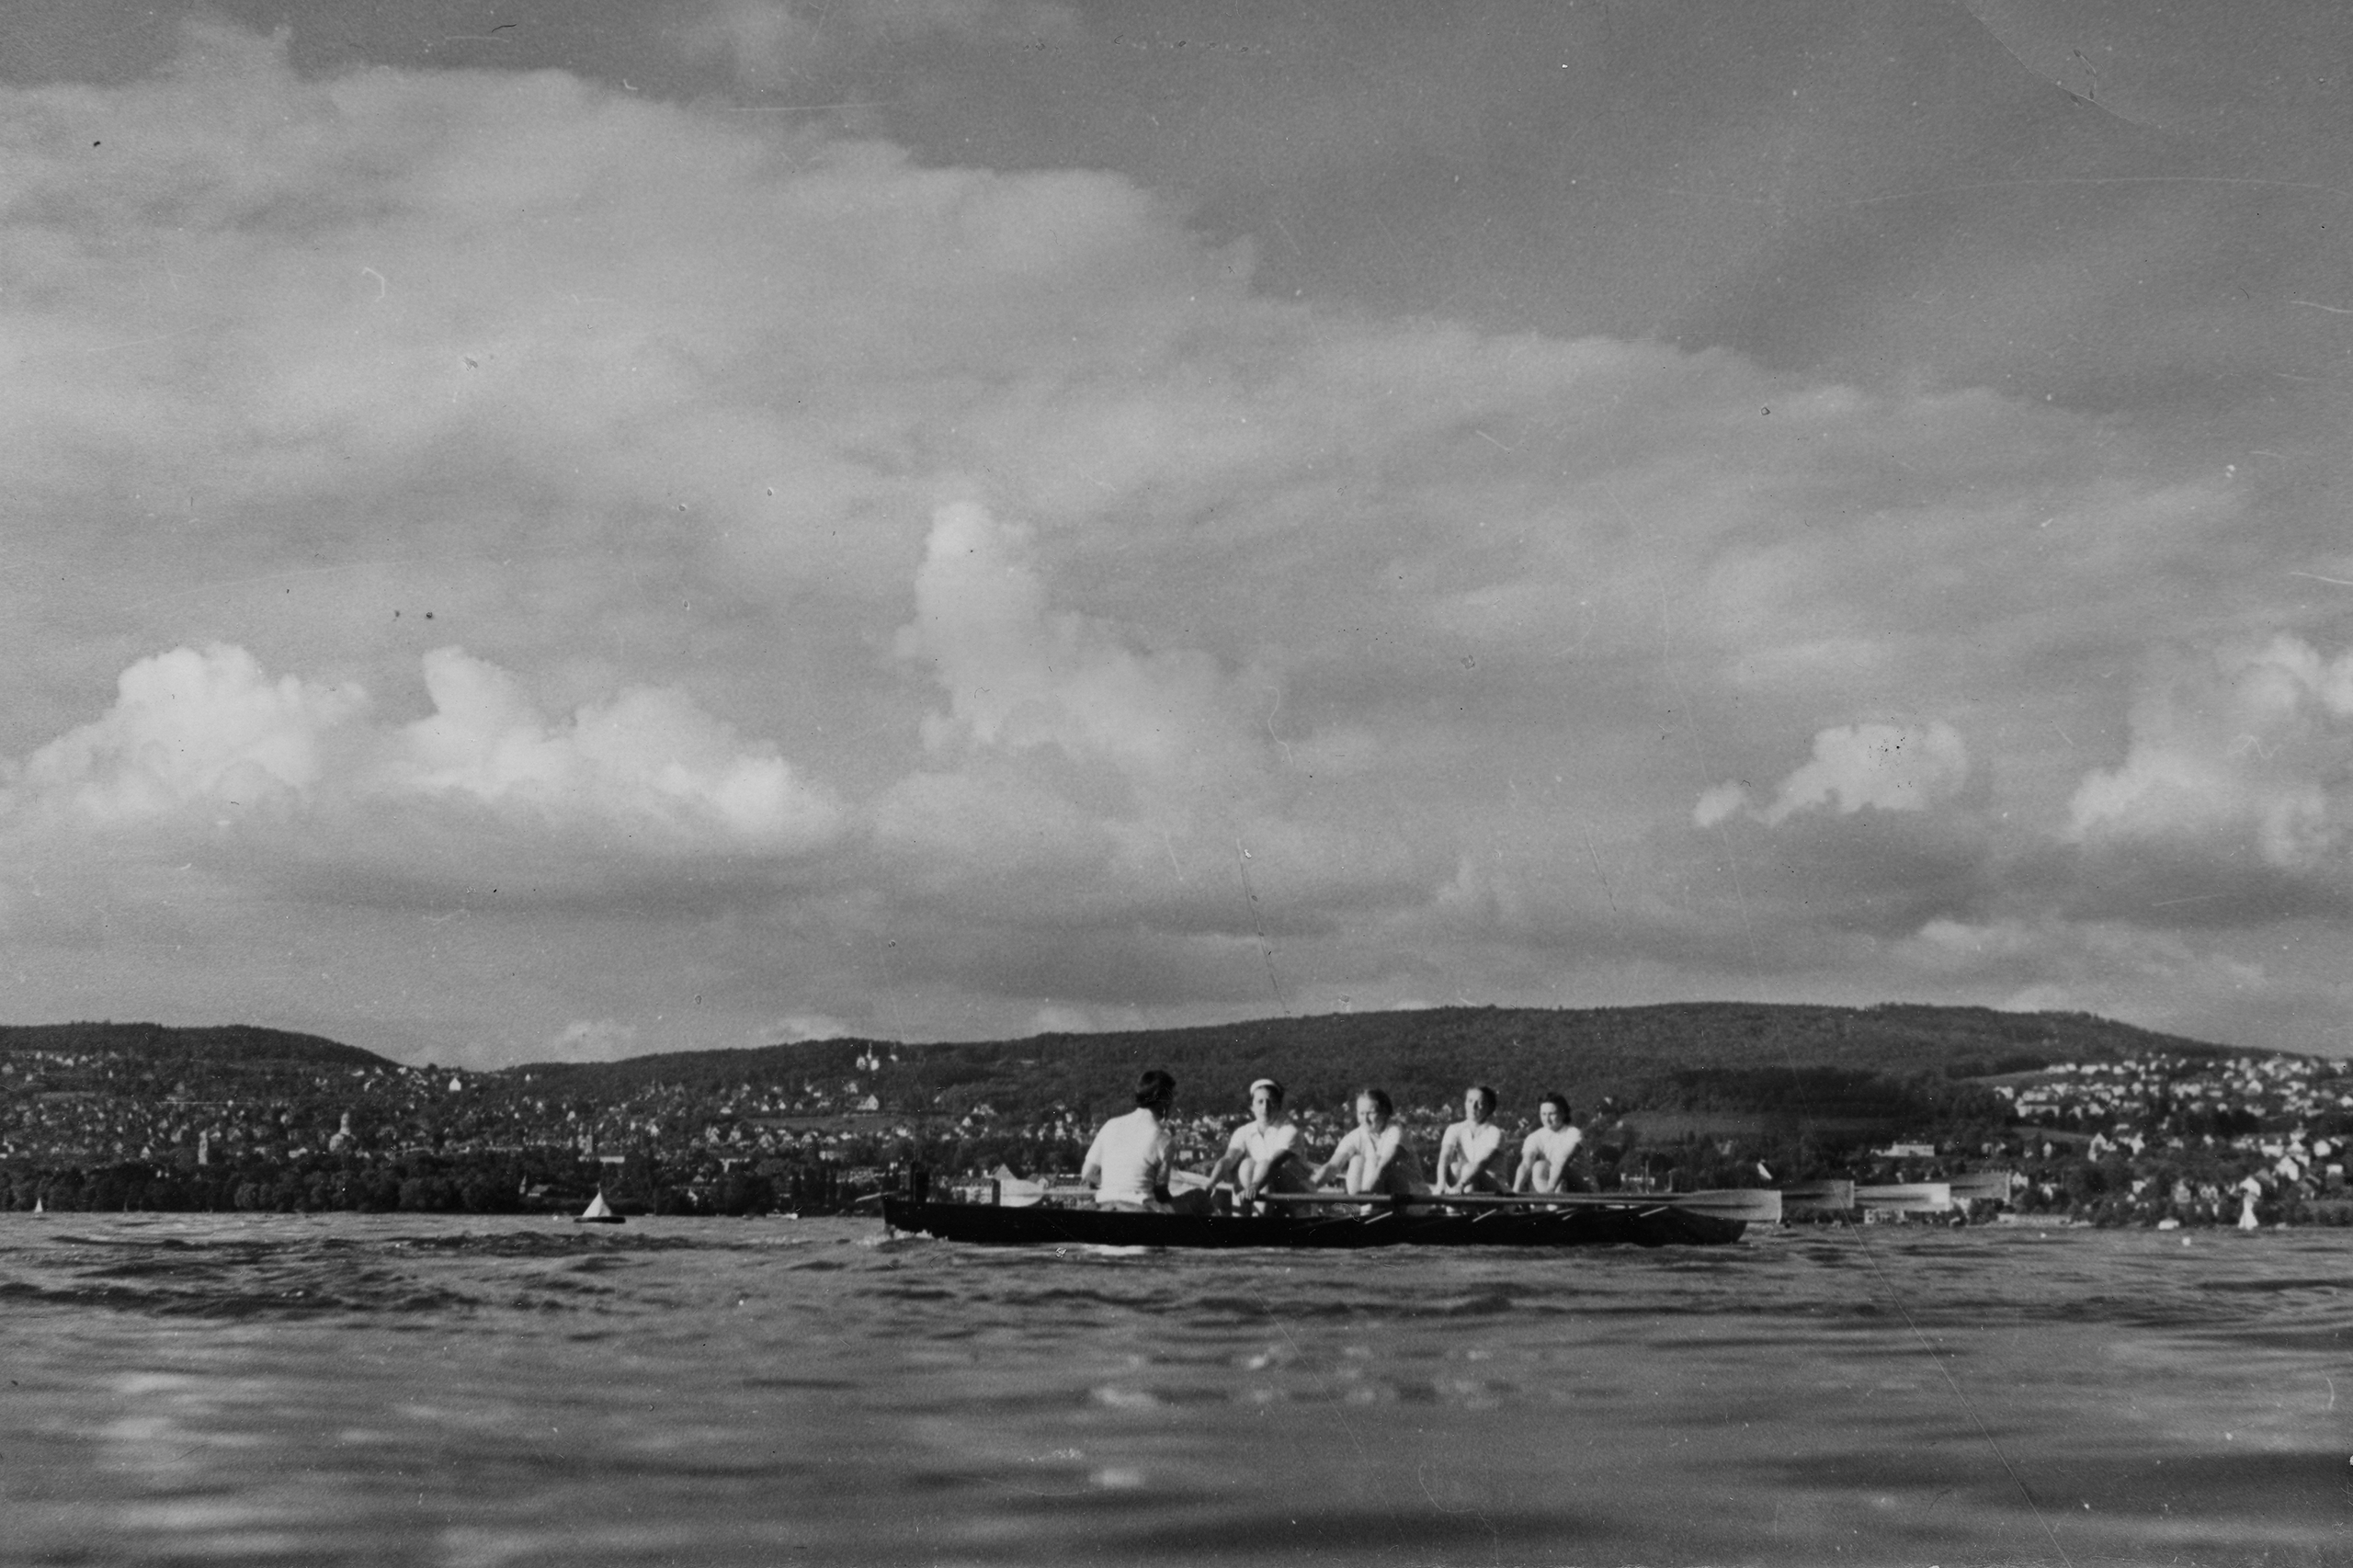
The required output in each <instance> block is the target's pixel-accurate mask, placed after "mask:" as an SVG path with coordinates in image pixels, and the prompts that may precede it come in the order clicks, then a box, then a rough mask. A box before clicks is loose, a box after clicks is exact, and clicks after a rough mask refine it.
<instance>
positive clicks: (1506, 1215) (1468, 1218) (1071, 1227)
mask: <svg viewBox="0 0 2353 1568" xmlns="http://www.w3.org/2000/svg"><path fill="white" fill-rule="evenodd" d="M882 1219H883V1222H884V1223H885V1224H887V1225H889V1226H890V1227H891V1228H892V1230H894V1231H913V1232H918V1233H922V1234H925V1235H930V1236H938V1237H939V1238H940V1239H941V1240H943V1241H951V1242H977V1243H981V1244H985V1245H991V1246H1154V1247H1205V1248H1215V1249H1220V1250H1223V1249H1230V1248H1233V1247H1285V1248H1302V1247H1305V1248H1313V1249H1319V1250H1348V1251H1355V1250H1358V1249H1361V1248H1365V1247H1385V1246H1510V1247H1572V1246H1716V1245H1722V1244H1724V1243H1727V1242H1736V1241H1738V1240H1739V1239H1740V1237H1741V1233H1742V1232H1744V1231H1745V1230H1746V1229H1747V1225H1746V1223H1745V1221H1739V1220H1726V1219H1722V1218H1720V1217H1718V1216H1716V1215H1713V1214H1697V1213H1693V1212H1691V1211H1690V1210H1682V1209H1674V1208H1669V1207H1668V1206H1666V1205H1665V1204H1660V1203H1647V1202H1640V1201H1630V1202H1627V1203H1625V1204H1622V1205H1620V1204H1595V1205H1590V1206H1580V1207H1577V1208H1573V1209H1539V1210H1512V1209H1488V1210H1481V1211H1478V1212H1475V1213H1438V1212H1434V1211H1432V1210H1429V1209H1427V1208H1425V1207H1421V1206H1418V1205H1416V1206H1415V1207H1412V1208H1393V1207H1383V1208H1381V1209H1379V1210H1375V1211H1374V1212H1372V1213H1370V1214H1334V1213H1329V1212H1320V1213H1311V1212H1303V1211H1297V1210H1285V1211H1283V1212H1280V1213H1275V1214H1267V1215H1239V1214H1162V1213H1148V1212H1144V1211H1142V1210H1121V1209H1080V1208H1063V1207H1059V1206H1055V1205H1049V1204H1042V1203H1041V1204H1036V1205H1032V1206H1030V1207H1028V1208H1020V1209H1008V1208H1000V1207H998V1206H996V1205H995V1204H989V1203H932V1202H924V1203H917V1202H915V1201H913V1200H912V1199H904V1198H895V1197H885V1198H884V1199H882Z"/></svg>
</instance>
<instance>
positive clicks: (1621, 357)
mask: <svg viewBox="0 0 2353 1568" xmlns="http://www.w3.org/2000/svg"><path fill="white" fill-rule="evenodd" d="M11 28H12V41H11V46H10V48H9V49H8V51H6V53H5V54H4V55H0V360H5V364H6V380H5V381H0V546H5V561H6V570H5V572H0V938H4V939H5V941H4V945H0V996H5V1002H4V1003H0V1014H5V1016H6V1017H7V1018H9V1019H10V1020H11V1021H17V1022H36V1021H48V1020H57V1019H66V1018H78V1017H114V1018H134V1017H135V1018H158V1019H163V1020H165V1021H170V1022H185V1023H199V1022H219V1021H231V1020H242V1021H249V1022H256V1023H265V1024H271V1025H276V1026H280V1027H286V1028H306V1029H312V1030H316V1031H318V1032H322V1033H325V1034H328V1035H332V1036H335V1037H336V1038H338V1039H343V1040H350V1041H352V1042H354V1043H356V1044H360V1045H365V1046H368V1047H370V1048H372V1049H376V1050H380V1051H386V1052H387V1053H390V1054H393V1055H397V1056H402V1057H405V1058H409V1059H413V1060H419V1061H422V1060H425V1059H427V1058H430V1059H433V1060H437V1061H440V1062H476V1063H483V1064H492V1063H498V1062H514V1061H521V1060H527V1059H534V1058H537V1059H546V1058H549V1057H555V1056H569V1057H592V1056H610V1055H615V1054H628V1053H633V1052H639V1051H653V1050H665V1049H678V1048H688V1047H705V1046H714V1045H722V1046H723V1045H739V1044H741V1045H748V1044H756V1043H765V1042H769V1041H774V1040H790V1039H800V1038H811V1037H813V1036H818V1035H824V1034H828V1033H836V1032H843V1031H848V1032H857V1033H864V1034H875V1035H886V1036H892V1037H904V1038H925V1039H939V1038H958V1037H976V1036H1001V1035H1009V1034H1023V1033H1029V1032H1032V1031H1035V1030H1038V1029H1044V1028H1120V1027H1129V1026H1135V1025H1141V1024H1159V1023H1176V1022H1201V1021H1211V1020H1216V1019H1223V1018H1231V1017H1245V1016H1256V1015H1263V1014H1269V1013H1277V1012H1285V1011H1288V1012H1292V1013H1305V1012H1323V1011H1333V1010H1339V1009H1347V1008H1356V1009H1363V1008H1374V1007H1387V1006H1410V1005H1429V1004H1443V1003H1455V1002H1475V1003H1495V1004H1499V1005H1510V1004H1527V1005H1558V1006H1592V1005H1604V1004H1617V1003H1635V1002H1646V1001H1657V1000H1667V999H1676V998H1725V997H1739V998H1761V999H1773V1000H1818V1001H1831V1002H1843V1003H1867V1002H1873V1001H1880V1000H1888V999H1904V1000H1920V1001H1951V1002H1968V1003H1979V1004H1985V1005H1990V1006H2004V1007H2056V1008H2081V1009H2086V1010H2089V1011H2094V1012H2098V1013H2102V1014H2107V1015H2109V1016H2112V1017H2121V1018H2126V1019H2130V1020H2131V1021H2134V1022H2137V1023H2142V1024H2145V1025H2150V1026H2153V1027H2157V1028H2171V1029H2177V1030H2181V1031H2184V1032H2188V1033H2191V1034H2195V1035H2200V1036H2203V1037H2205V1038H2210V1039H2216V1040H2227V1041H2232V1042H2238V1043H2245V1044H2253V1045H2267V1046H2278V1047H2286V1048H2292V1049H2303V1050H2319V1051H2329V1052H2332V1053H2341V1052H2343V1051H2346V1050H2347V1048H2348V1046H2353V1031H2348V1027H2347V1018H2348V1016H2353V966H2348V965H2347V961H2346V960H2347V953H2348V943H2347V937H2348V935H2353V838H2348V835H2353V529H2348V527H2347V517H2346V510H2345V508H2346V496H2345V494H2344V492H2345V490H2346V487H2347V482H2348V481H2349V480H2353V472H2349V470H2353V452H2348V449H2347V441H2346V434H2347V429H2348V424H2349V423H2353V421H2348V414H2353V398H2349V397H2348V389H2353V381H2348V375H2353V361H2348V358H2347V351H2348V349H2353V267H2348V265H2347V243H2346V241H2347V233H2348V231H2353V181H2348V180H2347V176H2346V171H2347V169H2348V168H2353V95H2348V93H2347V75H2348V74H2353V49H2348V47H2347V46H2348V43H2349V42H2353V24H2348V23H2347V22H2346V21H2344V20H2342V19H2341V14H2340V12H2339V11H2338V8H2337V7H2336V6H2334V5H2333V4H2326V3H2323V4H2315V5H2310V6H2271V5H2263V4H2249V3H2246V0H2229V3H2223V0H2215V3H2213V4H2176V5H2167V6H2152V5H2148V4H2145V3H2142V0H2116V3H2096V0H2066V3H2064V4H2061V3H2058V0H1973V3H1972V4H1970V5H1965V6H1964V5H1961V4H1953V5H1937V4H1929V3H1918V4H1914V3H1903V4H1888V5H1845V4H1824V5H1805V4H1797V3H1788V4H1776V5H1773V6H1713V5H1710V6H1683V5H1678V4H1675V3H1672V0H1645V3H1643V4H1639V5H1632V4H1624V3H1622V0H1620V3H1613V4H1608V5H1602V4H1586V5H1568V4H1563V5H1559V6H1550V7H1539V6H1522V5H1517V4H1494V5H1464V6H1446V5H1436V6H1381V7H1372V6H1358V5H1340V4H1332V5H1317V6H1302V5H1297V4H1286V3H1279V0H1278V3H1256V0H1254V3H1251V4H1229V5H1203V6H1182V5H1159V6H1149V7H1147V6H1103V7H1097V6H1083V5H1082V6H1062V5H1058V4H1051V3H1047V0H1008V3H1005V4H997V3H993V0H907V3H904V4H896V5H875V6H858V5H855V4H850V3H847V0H830V3H820V4H810V5H806V6H803V5H796V4H785V3H780V0H713V3H709V4H705V3H702V0H679V3H676V4H659V5H647V4H639V3H635V0H631V3H627V4H623V3H621V0H609V3H596V0H505V3H501V0H433V3H419V4H415V5H404V6H386V5H382V4H381V3H379V0H301V4H295V3H293V0H226V3H223V4H220V5H217V6H211V7H207V8H204V9H201V10H199V9H196V8H192V7H185V6H179V5H176V4H155V3H153V0H140V3H138V4H128V3H122V0H19V3H18V5H17V6H16V7H15V9H14V19H12V23H11Z"/></svg>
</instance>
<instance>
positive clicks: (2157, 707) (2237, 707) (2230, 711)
mask: <svg viewBox="0 0 2353 1568" xmlns="http://www.w3.org/2000/svg"><path fill="white" fill-rule="evenodd" d="M2069 809H2070V818H2069V831H2070V834H2071V835H2072V836H2073V837H2074V838H2075V840H2076V841H2077V842H2079V843H2083V844H2086V845H2089V846H2108V847H2116V846H2124V847H2137V848H2141V849H2144V850H2164V849H2167V848H2171V849H2176V850H2183V851H2190V852H2195V853H2197V854H2200V855H2202V856H2210V857H2212V858H2216V859H2219V860H2237V861H2241V862H2243V863H2246V864H2250V865H2259V866H2261V867H2265V868H2268V869H2272V870H2276V871H2280V872H2287V873H2293V874H2297V875H2312V876H2329V877H2334V878H2340V879H2342V878H2344V877H2345V875H2346V873H2347V870H2348V869H2353V868H2348V866H2347V859H2346V846H2347V832H2348V830H2353V652H2347V653H2339V654H2337V655H2336V657H2335V658H2330V657H2328V656H2327V655H2325V654H2324V653H2321V652H2320V651H2319V650H2318V649H2316V648H2314V647H2313V645H2312V644H2311V643H2309V642H2305V641H2303V640H2302V638H2299V637H2294V636H2290V635H2286V634H2282V635H2279V636H2277V637H2274V638H2272V639H2270V640H2269V641H2268V642H2262V643H2259V644H2247V645H2241V646H2236V647H2233V648H2228V649H2224V650H2222V651H2219V652H2217V653H2213V654H2211V655H2210V656H2208V657H2206V658H2203V659H2198V660H2191V661H2186V662H2183V663H2181V664H2179V665H2177V666H2176V667H2175V668H2173V669H2171V670H2170V671H2168V672H2166V673H2165V674H2164V675H2162V676H2159V677H2158V678H2157V679H2155V680H2154V681H2152V682H2151V684H2150V686H2149V687H2148V688H2147V689H2146V690H2144V691H2143V693H2142V695H2141V697H2140V698H2139V699H2138V700H2137V701H2135V703H2134V704H2133V708H2132V714H2131V744H2130V746H2129V748H2128V749H2127V751H2126V753H2125V756H2124V760H2123V762H2121V763H2120V764H2119V765H2118V766H2117V767H2113V768H2104V769H2099V770H2096V771H2094V772H2092V773H2089V774H2086V776H2085V778H2084V780H2083V782H2082V784H2081V785H2080V786H2079V787H2078V788H2077V790H2075V798H2074V800H2073V801H2071V802H2070V808H2069Z"/></svg>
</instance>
